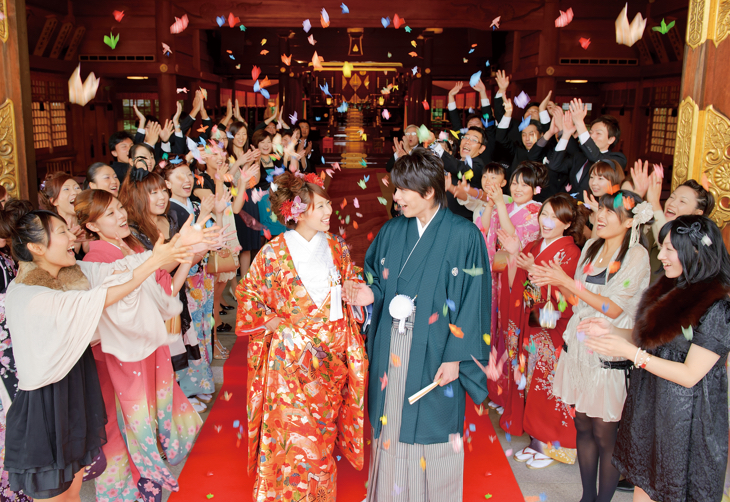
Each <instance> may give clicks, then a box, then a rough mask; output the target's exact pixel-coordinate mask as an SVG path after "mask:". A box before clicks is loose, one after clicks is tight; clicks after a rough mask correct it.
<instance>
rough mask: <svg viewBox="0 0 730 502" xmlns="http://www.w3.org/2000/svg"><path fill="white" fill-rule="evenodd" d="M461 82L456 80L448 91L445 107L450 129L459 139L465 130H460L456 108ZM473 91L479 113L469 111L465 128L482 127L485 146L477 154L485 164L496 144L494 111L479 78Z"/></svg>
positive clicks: (459, 118)
mask: <svg viewBox="0 0 730 502" xmlns="http://www.w3.org/2000/svg"><path fill="white" fill-rule="evenodd" d="M463 86H464V84H463V82H461V81H459V82H457V83H456V84H455V85H454V87H453V88H452V89H451V90H450V91H449V98H448V100H449V102H448V105H447V108H448V110H449V121H450V122H451V128H452V130H454V131H456V132H458V133H459V139H461V138H462V136H463V135H464V134H466V131H464V130H462V123H461V115H460V113H459V110H457V109H456V99H455V98H456V95H457V94H459V92H460V91H461V89H462V87H463ZM473 89H474V90H475V91H477V92H478V93H479V99H480V105H481V108H480V109H479V113H470V114H469V115H467V117H466V129H469V128H471V127H481V128H482V129H484V132H485V136H486V138H487V141H486V148H485V149H484V151H483V152H482V153H480V154H479V160H481V161H482V164H484V165H487V164H489V163H490V162H492V154H493V152H494V147H495V145H496V132H497V131H496V126H495V124H496V122H495V120H494V113H493V112H492V107H491V106H490V105H489V98H488V97H487V89H486V87H485V86H484V82H482V81H481V80H479V82H477V84H476V85H475V86H474V87H473Z"/></svg>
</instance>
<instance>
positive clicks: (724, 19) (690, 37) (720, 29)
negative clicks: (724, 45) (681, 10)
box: [687, 0, 730, 49]
mask: <svg viewBox="0 0 730 502" xmlns="http://www.w3.org/2000/svg"><path fill="white" fill-rule="evenodd" d="M729 34H730V0H716V1H713V0H690V2H689V9H688V10H687V45H689V46H690V47H691V48H693V49H696V48H697V47H699V46H700V45H702V44H703V43H705V42H706V41H707V40H712V41H713V42H714V43H715V47H717V46H718V45H719V44H720V42H722V41H723V40H725V38H727V36H728V35H729Z"/></svg>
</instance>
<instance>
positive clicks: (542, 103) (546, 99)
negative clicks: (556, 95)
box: [538, 91, 553, 111]
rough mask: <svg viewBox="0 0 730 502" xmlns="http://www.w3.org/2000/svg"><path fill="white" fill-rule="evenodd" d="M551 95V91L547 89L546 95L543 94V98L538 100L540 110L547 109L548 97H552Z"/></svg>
mask: <svg viewBox="0 0 730 502" xmlns="http://www.w3.org/2000/svg"><path fill="white" fill-rule="evenodd" d="M552 95H553V91H549V92H548V93H547V96H545V99H543V100H542V101H541V102H540V106H539V107H538V108H539V110H540V111H544V110H547V107H548V103H549V102H550V98H551V97H552Z"/></svg>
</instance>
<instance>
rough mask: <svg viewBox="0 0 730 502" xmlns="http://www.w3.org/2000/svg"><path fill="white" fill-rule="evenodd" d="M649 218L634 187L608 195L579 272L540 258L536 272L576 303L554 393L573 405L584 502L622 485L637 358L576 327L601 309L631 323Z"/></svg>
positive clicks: (597, 500)
mask: <svg viewBox="0 0 730 502" xmlns="http://www.w3.org/2000/svg"><path fill="white" fill-rule="evenodd" d="M651 220H652V211H651V207H650V206H649V204H648V203H646V202H642V200H641V198H640V197H639V196H638V195H636V194H635V193H633V192H628V191H624V190H621V191H618V192H616V193H615V194H613V195H611V194H606V195H603V196H602V197H601V199H600V200H599V210H598V214H597V215H596V232H597V234H598V238H597V239H591V240H589V241H588V242H586V245H585V247H584V248H583V252H582V254H581V258H580V261H579V262H578V269H577V270H576V273H575V277H572V276H570V275H568V274H566V273H565V272H564V271H563V269H562V268H561V267H560V265H558V264H557V263H555V262H554V261H552V262H551V263H550V264H549V265H548V266H541V265H535V266H534V268H533V271H532V276H533V278H534V279H533V283H534V284H535V285H537V286H540V287H542V286H547V285H548V284H552V285H553V286H556V285H557V286H558V287H559V288H560V292H561V294H562V295H563V297H564V298H565V299H566V300H567V303H569V304H571V305H573V316H572V317H571V318H570V321H569V322H568V325H567V327H566V328H565V332H564V333H563V340H564V342H565V344H564V345H563V350H562V351H561V353H560V359H559V360H558V364H557V367H556V369H555V379H554V381H553V392H554V393H555V395H556V396H558V397H559V398H560V399H562V401H563V402H564V403H566V404H567V405H569V406H574V408H575V418H574V423H575V428H576V431H577V436H576V449H577V458H578V466H579V468H580V475H581V482H582V484H583V497H582V498H581V501H582V502H608V501H610V500H611V498H612V497H613V494H614V492H615V491H616V485H617V484H618V480H619V473H618V471H617V470H616V468H615V467H614V466H613V465H612V464H611V456H612V455H613V448H614V445H615V443H616V432H617V430H618V425H619V421H620V420H621V410H622V409H623V405H624V400H625V399H626V387H627V371H628V368H629V367H630V365H631V362H630V361H627V360H625V359H623V358H606V357H600V356H599V355H598V354H596V353H595V352H593V351H590V350H589V349H588V348H587V347H586V346H585V344H583V343H581V342H582V340H583V335H582V333H581V332H580V331H579V330H578V329H577V327H578V323H579V322H580V321H582V320H583V319H585V318H588V317H596V316H598V317H605V318H607V319H611V320H612V322H613V323H614V324H615V325H616V326H621V327H626V328H631V327H632V326H633V322H634V314H635V313H636V308H637V304H638V302H639V298H640V294H641V292H642V291H643V290H644V289H646V287H647V286H648V285H649V275H650V270H649V253H648V252H647V250H646V248H645V247H644V246H643V245H642V244H641V243H642V239H643V233H644V225H646V224H648V223H650V222H651ZM599 461H600V462H599ZM597 480H598V491H596V481H597Z"/></svg>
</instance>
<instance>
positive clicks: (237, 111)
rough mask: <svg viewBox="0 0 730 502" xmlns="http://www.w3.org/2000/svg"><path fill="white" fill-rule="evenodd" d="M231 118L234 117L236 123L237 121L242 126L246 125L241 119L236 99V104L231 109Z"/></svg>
mask: <svg viewBox="0 0 730 502" xmlns="http://www.w3.org/2000/svg"><path fill="white" fill-rule="evenodd" d="M233 117H234V118H235V119H236V120H237V121H239V122H243V123H244V124H246V121H245V120H243V117H242V116H241V107H240V106H239V105H238V99H236V104H235V106H234V107H233Z"/></svg>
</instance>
